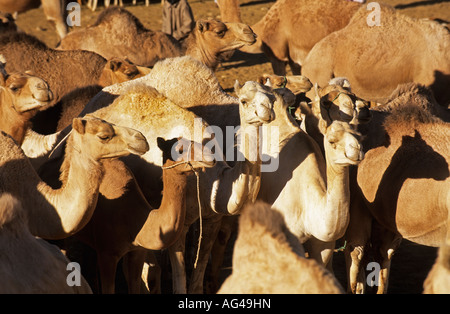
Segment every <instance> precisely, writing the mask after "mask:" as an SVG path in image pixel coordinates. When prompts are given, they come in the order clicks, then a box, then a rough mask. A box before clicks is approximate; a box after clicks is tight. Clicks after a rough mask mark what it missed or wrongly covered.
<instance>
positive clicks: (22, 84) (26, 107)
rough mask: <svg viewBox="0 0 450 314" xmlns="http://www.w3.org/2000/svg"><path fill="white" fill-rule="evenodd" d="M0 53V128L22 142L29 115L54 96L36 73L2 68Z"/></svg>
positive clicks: (44, 105) (28, 125)
mask: <svg viewBox="0 0 450 314" xmlns="http://www.w3.org/2000/svg"><path fill="white" fill-rule="evenodd" d="M1 59H3V57H2V56H0V130H2V131H3V132H6V133H7V134H9V135H10V136H11V137H12V138H13V139H14V140H15V141H16V142H17V144H18V145H22V143H23V140H24V138H25V133H26V131H27V130H28V129H29V128H30V127H31V122H30V119H31V118H32V117H33V116H34V115H35V114H36V113H37V112H38V110H43V109H45V108H46V107H47V106H48V105H49V102H50V101H51V100H52V98H53V94H52V92H51V90H50V89H49V88H48V85H47V83H46V82H45V81H44V80H42V79H41V78H39V77H36V76H33V75H30V74H27V73H19V72H14V73H11V74H8V73H7V72H6V70H5V60H1Z"/></svg>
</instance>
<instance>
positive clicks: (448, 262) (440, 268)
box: [423, 241, 450, 294]
mask: <svg viewBox="0 0 450 314" xmlns="http://www.w3.org/2000/svg"><path fill="white" fill-rule="evenodd" d="M423 293H425V294H449V293H450V245H449V241H447V242H446V244H444V245H442V246H441V247H440V248H439V252H438V257H437V259H436V262H435V263H434V265H433V268H431V271H430V272H429V273H428V276H427V278H426V279H425V281H424V283H423Z"/></svg>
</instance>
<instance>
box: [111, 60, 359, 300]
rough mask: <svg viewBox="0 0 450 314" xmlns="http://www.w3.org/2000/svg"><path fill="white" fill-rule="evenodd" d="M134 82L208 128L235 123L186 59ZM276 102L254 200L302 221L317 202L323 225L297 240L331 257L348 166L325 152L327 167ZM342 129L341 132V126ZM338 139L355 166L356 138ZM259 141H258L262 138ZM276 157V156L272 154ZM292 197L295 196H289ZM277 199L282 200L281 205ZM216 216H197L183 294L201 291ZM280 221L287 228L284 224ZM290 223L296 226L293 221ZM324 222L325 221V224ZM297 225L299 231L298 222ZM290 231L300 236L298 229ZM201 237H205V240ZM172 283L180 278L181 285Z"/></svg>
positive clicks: (206, 75)
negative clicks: (197, 250)
mask: <svg viewBox="0 0 450 314" xmlns="http://www.w3.org/2000/svg"><path fill="white" fill-rule="evenodd" d="M179 77H184V78H185V79H184V80H179V79H177V78H179ZM162 78H164V79H162ZM137 82H140V83H144V82H145V84H148V85H150V86H154V87H155V88H157V89H158V90H159V91H161V92H162V93H164V94H165V95H166V96H167V97H168V98H169V99H171V100H173V101H174V102H175V103H177V104H178V105H179V106H183V107H185V108H189V109H190V110H192V111H193V112H195V113H196V114H197V115H199V116H201V117H202V118H203V119H204V120H205V121H207V122H208V123H209V124H210V125H216V126H218V127H220V128H222V129H223V130H225V129H226V126H227V125H228V126H236V125H239V124H240V122H239V120H238V119H239V113H238V108H237V107H238V99H236V98H235V97H232V96H230V95H228V94H226V93H225V92H224V91H223V89H222V88H221V87H220V84H219V83H218V80H217V78H216V76H215V75H214V72H212V71H211V70H210V69H208V68H207V67H205V66H204V65H202V64H201V63H200V62H195V60H192V59H191V58H189V57H181V58H174V59H166V60H164V61H161V62H158V63H157V64H156V65H155V67H154V68H153V69H152V71H151V72H150V74H148V75H147V76H145V77H142V78H139V79H137V80H136V81H134V82H133V83H137ZM122 84H123V85H127V84H131V83H130V82H125V83H122ZM113 88H116V87H114V86H110V87H107V88H105V90H109V91H110V92H112V91H113ZM276 97H277V99H278V101H277V102H275V103H274V109H275V120H274V121H272V122H271V123H270V124H269V126H270V125H273V126H274V127H275V128H274V130H275V129H276V128H278V130H279V141H277V142H276V145H275V144H273V145H272V148H270V147H267V146H270V145H266V146H264V145H263V154H264V155H270V156H272V159H271V160H272V162H273V163H274V164H278V165H279V166H278V169H277V170H276V171H275V172H262V174H261V188H263V186H264V192H262V191H260V192H259V197H261V198H266V200H267V201H269V203H274V202H275V201H277V203H278V202H279V203H280V207H281V206H283V207H284V208H290V209H292V210H293V214H292V215H293V216H297V215H304V216H307V215H306V212H308V211H307V209H308V208H310V207H311V206H309V205H308V204H318V203H320V205H317V207H311V208H316V209H317V210H321V211H323V214H320V216H321V217H324V219H326V221H324V222H323V224H320V226H316V225H317V224H313V223H311V224H309V221H308V222H305V225H309V226H310V228H311V230H307V235H305V237H304V239H303V240H305V239H307V238H308V236H309V237H311V236H314V237H317V238H319V239H322V240H324V241H326V242H329V243H327V245H328V246H329V247H330V248H331V247H332V248H331V249H330V250H329V251H328V252H331V251H332V249H334V242H333V241H334V240H336V239H338V238H339V237H341V236H342V234H343V232H345V228H346V225H347V223H348V202H345V201H342V200H348V197H349V195H348V190H347V187H348V186H346V185H345V183H346V180H347V178H348V164H347V165H346V164H335V162H341V161H343V160H337V159H335V158H334V157H332V156H330V155H331V152H330V155H329V156H328V157H327V158H331V160H328V161H329V162H328V163H327V164H326V163H325V159H324V157H323V155H322V153H321V152H320V149H319V146H318V145H317V144H316V143H315V142H314V141H313V140H312V138H311V137H309V136H308V135H307V134H305V133H304V132H302V131H301V129H299V127H298V125H297V124H296V122H295V121H293V119H292V118H290V117H289V116H288V113H287V111H286V107H287V103H285V102H284V101H283V100H282V99H281V97H280V96H276ZM335 127H337V125H336V126H335ZM342 127H343V128H345V127H344V125H343V126H342ZM333 128H334V127H333ZM263 130H264V128H263ZM335 131H338V130H335ZM339 132H340V131H339ZM339 132H338V133H339ZM342 135H343V136H344V135H345V139H346V140H348V141H349V143H348V145H347V147H346V149H347V150H348V152H347V154H349V156H351V157H353V158H355V161H354V162H355V163H357V162H359V160H360V159H361V158H362V156H361V155H359V153H356V152H357V151H358V152H359V149H360V148H359V145H358V143H357V139H356V138H355V137H354V136H355V135H356V134H353V132H352V131H351V130H348V129H347V128H345V131H344V132H342ZM262 138H263V141H264V138H265V137H264V133H263V134H262ZM350 142H351V143H350ZM330 145H331V144H330ZM352 145H353V146H354V147H352ZM327 146H329V145H327ZM341 149H343V148H342V147H339V146H336V151H339V150H341ZM271 150H272V151H271ZM330 151H333V149H332V148H331V149H330ZM277 153H279V155H276V154H277ZM336 158H337V157H336ZM348 162H350V161H348ZM327 167H328V168H329V171H330V172H333V174H334V172H336V174H335V176H334V177H332V176H331V175H330V176H329V178H328V180H329V182H328V183H327V179H326V168H327ZM306 169H307V170H306ZM332 169H333V170H332ZM305 182H311V184H316V185H312V186H311V188H310V189H308V191H306V190H304V191H300V192H299V191H298V186H302V185H303V184H305ZM342 185H344V186H342ZM312 187H314V189H313V188H312ZM293 195H295V196H296V197H292V196H293ZM328 195H329V196H328ZM283 199H284V200H285V201H284V203H281V202H282V200H283ZM337 204H339V205H337ZM212 210H213V212H216V213H219V214H237V213H239V211H229V210H228V211H226V210H223V209H222V210H221V209H220V207H213V208H212ZM303 211H305V212H303ZM190 212H191V215H192V222H194V221H195V220H196V219H197V214H196V213H197V207H194V208H193V209H192V210H191V209H189V207H188V216H189V213H190ZM313 213H316V212H315V211H311V216H310V218H308V219H310V220H311V221H315V220H316V219H315V218H314V217H313ZM221 217H222V216H221V215H213V214H212V212H211V213H208V212H205V213H204V214H203V236H204V237H203V239H202V243H201V248H202V249H201V256H200V257H199V260H198V265H197V268H196V269H194V270H193V275H192V278H191V283H190V288H189V292H197V293H202V292H203V275H204V270H205V268H206V264H207V261H208V257H209V252H210V250H211V246H212V245H213V242H214V240H215V238H216V235H217V232H218V229H219V227H220V218H221ZM187 221H188V219H187ZM286 221H287V223H288V225H289V222H288V219H286ZM296 222H298V220H297V219H296ZM326 222H329V224H327V223H326ZM299 225H300V226H302V225H301V224H300V223H299ZM296 227H297V226H296ZM328 227H329V228H328ZM305 228H306V227H305ZM209 232H210V234H209ZM291 232H293V233H296V234H299V233H300V232H299V231H298V230H296V232H294V231H291ZM207 234H208V236H206V235H207ZM169 250H170V251H171V252H172V255H176V256H177V258H178V260H179V262H178V263H177V264H178V266H177V265H172V271H174V273H175V276H174V278H175V280H176V282H174V287H175V288H174V291H175V292H186V277H185V274H184V255H183V253H182V252H184V243H179V244H178V247H176V246H174V247H173V248H170V249H169ZM317 250H319V251H320V250H321V247H317ZM313 255H314V256H315V257H317V255H320V253H317V252H316V253H315V254H313ZM327 258H328V257H327ZM327 258H325V257H324V258H323V260H322V259H321V258H317V259H318V260H319V259H320V260H322V261H323V262H324V263H326V262H327ZM180 266H181V267H180ZM175 270H176V272H175ZM177 278H181V283H180V282H179V281H178V280H177Z"/></svg>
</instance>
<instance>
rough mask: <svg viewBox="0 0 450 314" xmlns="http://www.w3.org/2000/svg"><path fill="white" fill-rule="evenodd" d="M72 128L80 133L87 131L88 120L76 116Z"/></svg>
mask: <svg viewBox="0 0 450 314" xmlns="http://www.w3.org/2000/svg"><path fill="white" fill-rule="evenodd" d="M72 128H73V129H74V130H75V131H77V132H78V133H80V134H84V132H85V131H86V120H85V119H82V118H75V119H73V122H72Z"/></svg>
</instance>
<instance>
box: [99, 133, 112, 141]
mask: <svg viewBox="0 0 450 314" xmlns="http://www.w3.org/2000/svg"><path fill="white" fill-rule="evenodd" d="M97 136H98V138H99V139H101V140H102V141H107V140H109V139H110V136H109V135H108V134H99V135H97Z"/></svg>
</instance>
